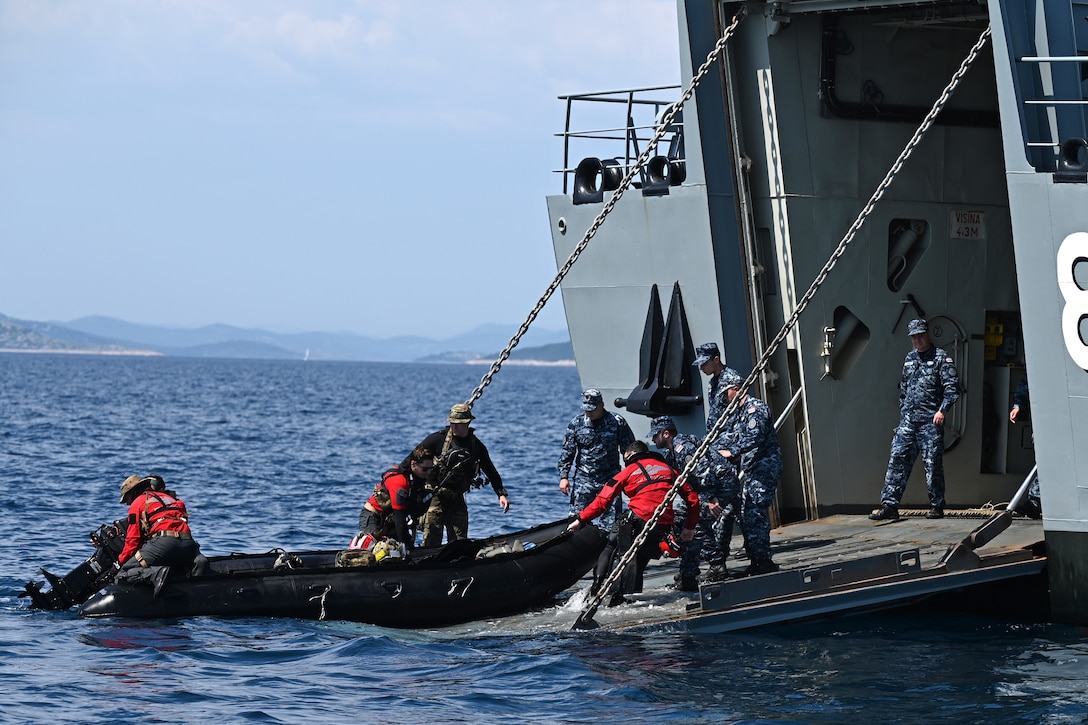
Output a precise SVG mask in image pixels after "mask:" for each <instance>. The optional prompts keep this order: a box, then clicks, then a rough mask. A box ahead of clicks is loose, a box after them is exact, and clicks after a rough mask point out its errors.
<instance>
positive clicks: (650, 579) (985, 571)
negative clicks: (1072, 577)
mask: <svg viewBox="0 0 1088 725" xmlns="http://www.w3.org/2000/svg"><path fill="white" fill-rule="evenodd" d="M917 513H918V515H907V516H904V518H902V519H900V520H899V521H896V522H892V523H883V522H874V521H870V520H869V519H868V518H867V517H866V516H845V515H837V516H830V517H827V518H823V519H819V520H817V521H808V522H803V523H797V524H789V525H787V526H781V527H779V528H776V529H774V530H773V531H772V532H771V549H772V552H773V555H774V560H775V562H776V563H777V564H778V565H779V566H780V567H781V572H779V574H772V575H768V576H766V577H752V578H742V579H737V580H735V581H736V582H739V583H740V584H739V587H737V589H738V590H739V589H740V588H744V589H745V590H747V592H748V593H749V594H750V593H751V592H752V591H757V592H758V590H759V587H760V586H762V585H765V584H770V583H771V581H770V578H771V577H778V580H777V581H778V583H779V584H782V583H783V582H785V583H787V584H788V583H789V581H790V579H791V577H792V579H793V580H794V581H796V580H798V578H799V576H800V575H802V573H804V572H806V571H809V570H812V569H814V568H819V567H824V568H834V567H838V566H839V565H843V564H846V565H849V563H850V562H856V561H857V560H860V559H866V558H869V559H871V558H873V557H880V556H881V555H888V557H892V558H895V557H898V556H901V554H902V552H907V551H914V550H916V551H917V557H916V562H917V565H918V571H916V572H914V573H912V574H908V575H901V576H899V577H885V578H874V579H871V580H868V581H864V582H861V583H859V584H857V585H855V586H852V587H850V588H849V591H847V592H845V593H843V592H839V593H834V592H832V593H828V592H821V593H818V594H816V595H812V594H811V593H809V594H808V595H801V594H799V595H795V596H776V597H772V598H771V600H770V602H769V603H767V602H754V603H750V604H747V605H744V606H736V607H730V608H728V609H725V610H710V611H703V610H702V608H701V607H700V601H701V598H705V597H707V596H708V594H717V593H720V590H716V591H714V592H708V589H709V588H708V587H707V586H704V587H703V591H702V592H691V593H685V592H678V591H676V590H673V589H671V588H669V585H671V584H672V583H673V575H674V574H676V573H677V571H678V568H677V561H676V560H675V559H661V560H658V561H653V562H650V565H649V566H648V567H647V569H646V576H645V583H644V590H643V593H642V594H637V595H631V596H629V601H628V603H626V604H622V605H619V606H616V607H604V606H602V607H600V608H599V609H598V610H597V613H596V614H595V616H594V618H593V622H594V623H595V624H596V625H598V626H599V628H600V629H602V630H606V631H628V630H633V631H638V630H650V631H664V630H689V631H705V632H720V631H732V630H738V629H745V628H750V627H756V626H762V625H765V624H770V623H774V622H782V621H795V620H801V619H806V618H811V617H820V616H834V615H835V614H837V613H841V612H846V611H850V610H854V609H862V608H872V607H881V606H895V605H896V604H897V603H900V602H901V603H906V602H909V601H910V600H912V599H918V598H921V597H923V596H926V595H928V594H932V593H937V592H941V591H947V590H953V589H958V588H962V587H964V586H968V585H971V584H975V583H979V582H980V581H990V580H999V579H1008V578H1013V577H1018V576H1025V575H1028V574H1032V573H1036V572H1038V571H1040V570H1041V569H1042V566H1043V564H1045V558H1039V557H1035V556H1032V555H1031V554H1030V553H1029V551H1028V550H1030V549H1031V548H1032V547H1033V546H1035V545H1036V544H1038V543H1040V542H1042V540H1043V526H1042V522H1041V521H1033V520H1031V519H1026V518H1021V517H1014V518H1013V519H1012V522H1011V523H1010V525H1009V527H1008V528H1007V529H1006V530H1004V531H1003V532H1002V533H1001V534H1000V535H998V536H997V537H996V538H995V539H993V540H992V541H990V542H989V543H988V544H985V545H983V546H981V547H979V548H978V549H976V550H975V553H977V554H978V556H979V558H980V559H981V566H980V567H979V568H977V569H974V570H973V571H966V572H959V573H951V574H950V573H949V572H947V571H946V570H945V568H944V567H941V566H940V562H941V559H942V557H944V556H945V554H946V553H947V552H948V550H949V548H950V547H952V546H954V545H955V544H958V543H959V542H962V541H963V540H964V538H965V537H967V536H968V535H969V534H970V533H971V532H972V531H974V530H975V529H977V528H978V527H979V526H981V525H982V524H984V523H985V522H986V520H987V517H986V515H985V514H984V512H981V511H978V512H972V515H957V514H952V515H949V516H946V517H945V518H943V519H936V520H930V519H926V518H924V516H922V515H921V514H923V513H924V512H921V511H920V512H917ZM742 544H743V542H742V539H741V538H740V536H739V535H738V536H734V538H733V541H732V547H731V550H732V552H733V554H732V555H731V556H730V559H729V569H730V571H738V572H739V571H741V570H743V569H744V568H745V567H747V565H748V561H747V559H746V558H744V557H743V545H742ZM1006 560H1011V561H1012V563H1007V561H1006ZM704 569H705V567H704ZM783 572H787V574H785V576H783V574H782V573H783ZM980 577H981V579H980ZM760 580H763V581H760ZM590 581H591V578H590V577H588V576H587V577H586V578H584V579H583V580H582V581H580V582H579V583H578V584H577V585H575V586H574V587H572V588H571V589H570V590H568V591H567V592H565V593H564V595H563V596H561V597H560V600H561V606H559V607H555V606H552V607H548V608H546V609H543V610H539V611H535V612H529V613H526V614H523V615H517V616H515V617H506V618H502V619H499V620H491V621H488V622H473V623H467V624H464V625H459V626H456V627H452V628H446V629H444V630H443V631H442V632H443V634H444V635H446V636H464V635H479V634H485V633H490V634H518V633H524V632H527V631H529V632H539V631H568V630H570V629H571V626H572V625H573V624H574V622H575V620H576V619H577V618H578V616H579V614H580V613H581V612H582V609H583V605H584V603H585V600H586V598H587V594H588V587H589V583H590ZM712 586H713V585H712ZM717 586H718V587H721V586H725V587H732V586H733V584H732V581H731V582H727V583H726V584H724V585H717ZM772 589H773V587H772ZM779 594H780V592H779Z"/></svg>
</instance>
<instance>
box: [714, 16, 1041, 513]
mask: <svg viewBox="0 0 1088 725" xmlns="http://www.w3.org/2000/svg"><path fill="white" fill-rule="evenodd" d="M795 5H803V3H796V4H795ZM725 9H726V10H729V9H730V8H729V6H726V7H725ZM985 23H986V17H985V12H984V11H983V10H982V9H980V8H979V7H978V6H973V7H968V8H966V9H965V12H964V13H963V14H956V13H950V14H949V15H948V16H947V17H945V18H943V19H939V20H937V19H930V20H929V21H927V22H921V21H920V15H919V14H918V11H917V10H915V9H913V8H892V9H874V8H870V9H869V10H868V12H864V13H852V12H843V13H834V14H828V13H821V14H817V13H811V14H806V13H798V14H795V15H792V16H790V17H789V18H788V22H780V21H779V20H776V19H772V18H771V17H768V16H766V15H762V14H754V15H753V17H750V18H749V19H748V20H747V21H745V23H744V24H743V25H742V28H741V33H740V35H739V37H738V39H737V42H736V43H735V44H734V45H733V47H732V48H731V53H730V56H729V66H730V67H729V71H728V74H727V78H728V82H729V83H730V85H731V87H732V88H733V89H735V90H734V93H735V96H736V103H735V107H736V108H737V109H738V114H737V117H736V119H735V120H736V127H737V132H736V136H737V138H738V139H739V143H740V144H741V153H742V154H743V155H744V156H746V157H748V158H750V159H751V160H752V166H751V171H750V173H749V174H748V175H747V179H748V183H749V186H750V189H751V198H752V211H753V217H754V227H755V229H754V230H753V233H754V237H755V240H756V245H757V249H759V250H760V251H761V253H762V255H763V259H764V260H765V262H764V263H765V264H766V265H767V266H768V268H769V271H768V274H767V278H768V284H765V285H764V290H765V292H764V293H763V296H762V299H761V300H759V301H758V302H760V303H762V304H763V305H764V307H765V308H766V314H767V316H768V321H769V323H770V324H771V326H772V327H775V328H776V327H777V326H778V325H779V324H780V323H781V322H782V320H783V319H784V316H785V315H786V314H788V313H789V311H790V310H792V309H793V307H794V305H795V304H796V302H797V300H798V298H799V297H800V295H801V294H803V292H804V291H805V290H806V289H807V288H808V285H809V284H810V283H811V281H812V280H813V279H814V278H815V277H816V275H817V274H818V272H819V271H820V269H821V268H822V267H823V265H824V264H825V263H826V261H827V259H828V257H829V256H830V255H831V253H832V251H833V250H834V249H835V247H836V245H837V244H838V243H839V241H840V240H841V239H842V238H843V236H844V235H845V233H846V231H847V229H849V228H850V225H851V223H852V222H853V221H854V219H855V218H856V217H857V215H858V214H859V212H860V211H861V210H862V209H863V207H864V206H865V203H866V201H867V200H868V199H869V197H870V196H871V195H872V194H873V192H874V191H875V190H876V188H877V186H878V184H879V183H880V182H881V180H882V179H883V178H884V175H885V174H886V173H887V172H888V170H889V168H890V167H891V166H892V164H893V162H894V161H895V159H896V158H897V156H898V155H899V153H900V152H901V151H902V149H903V147H904V146H905V145H906V143H907V142H908V141H909V140H910V138H911V136H912V134H913V133H914V131H915V129H916V127H917V125H918V123H919V122H920V121H921V118H922V116H923V115H924V113H925V112H926V111H928V110H929V107H930V106H931V105H932V104H933V102H934V101H935V100H936V99H937V97H938V96H939V94H940V92H941V90H942V88H943V87H944V86H945V85H946V84H947V83H948V81H949V80H950V79H951V77H952V74H953V73H954V72H955V70H956V68H957V67H958V65H959V63H960V62H961V61H962V59H963V58H964V57H965V55H966V54H967V52H968V50H969V49H970V48H971V46H972V45H973V44H974V43H975V41H976V40H977V39H978V36H979V34H980V32H981V31H982V29H983V28H984V27H985ZM994 87H995V81H994V72H993V62H992V59H991V54H990V52H989V51H988V50H986V51H984V52H983V54H982V55H981V56H980V57H979V59H978V60H977V61H976V62H975V64H974V65H973V67H972V68H971V69H970V70H969V71H968V74H967V76H966V77H965V79H964V81H963V82H962V84H961V85H960V86H959V88H958V89H957V90H956V92H955V94H954V96H953V98H952V100H951V102H950V103H949V104H948V106H947V108H948V109H949V111H950V113H948V114H947V115H951V114H953V113H955V114H958V116H957V117H955V118H954V119H953V121H954V122H953V123H938V124H936V125H934V126H933V127H932V128H931V129H930V131H929V132H928V134H927V135H926V136H925V138H924V139H923V140H922V142H921V144H920V145H918V146H917V148H916V150H915V151H914V153H913V154H912V156H911V157H910V158H909V159H908V160H907V161H906V163H905V164H904V165H903V167H902V169H901V170H900V171H899V172H898V174H897V175H896V178H895V180H894V181H893V182H892V184H891V186H890V187H889V188H888V190H887V192H886V194H885V195H884V197H883V199H882V200H881V201H880V202H879V203H878V204H877V205H876V206H875V208H874V211H873V213H872V215H871V216H870V217H869V218H868V220H867V221H866V223H865V225H864V226H863V227H862V228H861V230H860V231H859V233H858V234H857V236H856V237H855V239H854V240H853V242H852V243H851V246H850V248H849V249H848V250H847V252H846V254H845V255H844V256H843V257H842V258H841V260H840V261H839V262H838V263H837V265H836V266H835V267H834V269H833V270H832V271H831V273H830V275H829V276H828V277H827V280H826V281H825V283H824V284H823V285H822V287H821V288H820V291H819V292H818V293H817V295H816V297H815V298H814V299H813V301H812V304H811V305H810V306H809V308H808V309H807V310H806V312H805V314H804V315H803V316H802V317H801V319H800V322H799V325H798V328H797V332H796V335H794V336H793V337H792V338H791V339H790V341H789V345H788V346H789V347H790V351H789V353H788V354H789V356H790V378H789V384H788V386H786V385H783V384H782V382H783V381H780V384H779V390H780V391H781V392H774V391H772V393H771V397H772V399H773V400H775V402H777V403H779V405H781V404H783V403H784V402H785V400H788V398H789V394H790V393H791V391H792V390H795V389H796V388H797V387H798V386H800V385H804V387H805V397H804V402H805V407H804V413H805V415H804V418H801V417H800V416H797V417H795V419H794V421H795V422H800V424H801V426H800V427H799V426H796V425H794V426H787V427H784V428H783V429H782V431H781V432H780V439H781V440H782V443H783V446H784V448H794V449H799V450H801V451H804V452H805V455H807V456H808V457H810V460H811V469H810V470H805V467H804V466H801V467H800V468H799V470H798V471H797V474H796V475H798V477H799V479H798V480H796V481H786V480H784V481H783V486H782V489H781V490H782V493H781V494H780V497H779V506H780V507H781V508H782V509H783V510H786V511H789V510H799V509H801V508H802V507H803V506H805V502H806V501H812V500H815V502H816V504H817V507H818V511H819V512H820V513H830V512H855V513H856V512H858V511H860V510H863V509H864V508H867V507H871V506H872V505H875V504H876V503H878V501H879V494H880V488H881V485H882V483H883V479H884V473H885V468H886V465H887V460H888V453H889V444H890V441H891V437H892V431H893V429H894V427H895V425H896V423H897V421H898V397H897V396H898V390H897V385H898V382H899V376H900V370H901V366H902V362H903V358H904V356H905V355H906V353H907V352H908V351H909V350H910V340H909V337H908V336H907V334H906V325H907V322H908V321H909V320H910V319H911V318H913V317H919V316H924V317H926V318H928V319H929V320H930V322H931V325H932V327H933V336H934V338H935V342H936V344H938V345H939V346H941V347H942V348H944V349H946V350H947V352H948V353H949V354H951V355H952V356H953V358H954V359H955V360H956V363H957V367H958V369H959V372H960V377H961V385H962V388H963V391H962V394H961V398H960V401H959V403H957V405H956V407H955V408H954V409H953V412H952V415H951V416H950V418H949V423H948V424H947V425H946V445H947V446H948V450H947V453H946V455H945V459H944V462H945V474H946V478H947V481H948V490H947V499H948V504H949V505H950V506H952V507H977V506H982V505H985V504H987V503H994V504H998V503H1003V502H1007V501H1008V500H1009V499H1010V497H1011V496H1012V494H1013V492H1014V491H1015V490H1016V487H1017V485H1018V484H1019V483H1020V481H1021V480H1022V479H1023V477H1024V474H1026V473H1027V472H1028V471H1029V470H1030V468H1031V465H1032V456H1031V453H1030V450H1029V449H1030V441H1026V442H1025V441H1022V440H1021V439H1020V438H1016V440H1015V441H1014V445H1011V446H1010V442H1009V436H1010V432H1009V430H1008V428H1009V424H1008V421H1007V417H1006V416H1007V412H1008V405H1009V395H1010V394H1011V391H1012V388H1014V387H1015V380H1016V378H1017V376H1018V375H1019V374H1021V372H1020V371H1021V369H1022V367H1023V345H1022V340H1021V336H1020V331H1019V315H1018V313H1017V310H1018V306H1019V305H1018V300H1017V288H1016V275H1015V268H1014V265H1013V252H1012V240H1011V229H1010V222H1009V210H1008V198H1007V195H1006V191H1005V184H1004V178H1003V173H1002V172H1003V159H1002V155H1001V136H1000V131H999V129H998V128H997V125H996V118H997V106H996V98H995V91H994ZM886 109H887V110H886ZM703 133H704V135H705V134H706V129H705V128H704V129H703ZM828 328H830V329H828ZM995 329H1000V330H1001V331H1002V332H1001V334H1000V339H998V338H997V335H996V333H993V332H992V331H993V330H995ZM988 332H989V334H990V338H991V339H987V334H988ZM825 343H829V344H826V345H825ZM1017 432H1018V431H1014V432H1013V433H1012V434H1013V435H1015V433H1017ZM1025 443H1026V445H1025ZM795 460H799V458H795ZM801 480H804V481H805V484H804V486H802V485H801ZM806 488H807V495H806V491H805V489H806ZM903 505H904V506H905V507H918V508H927V507H928V498H927V495H926V488H925V482H924V475H923V470H922V466H921V465H920V463H919V464H918V465H916V466H915V470H914V473H913V475H912V477H911V481H910V484H909V485H908V487H907V491H906V495H905V498H904V500H903ZM809 513H811V510H810V511H809Z"/></svg>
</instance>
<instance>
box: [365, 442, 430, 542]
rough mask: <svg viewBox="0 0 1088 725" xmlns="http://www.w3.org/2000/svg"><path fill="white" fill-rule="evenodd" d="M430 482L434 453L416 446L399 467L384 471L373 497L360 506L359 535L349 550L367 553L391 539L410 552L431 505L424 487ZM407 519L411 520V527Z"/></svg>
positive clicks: (421, 446) (428, 494)
mask: <svg viewBox="0 0 1088 725" xmlns="http://www.w3.org/2000/svg"><path fill="white" fill-rule="evenodd" d="M433 478H434V453H433V452H432V451H431V449H430V448H427V447H425V446H423V445H422V444H421V445H418V446H416V447H415V449H414V450H413V451H412V452H411V454H409V456H408V458H406V459H405V460H404V462H403V463H401V464H400V466H398V467H396V468H394V469H392V470H389V471H386V473H385V475H383V476H382V480H381V481H380V482H379V483H378V485H377V486H375V487H374V493H373V495H372V496H371V497H370V498H369V499H367V502H366V503H365V504H363V509H362V511H360V512H359V533H358V535H357V536H356V537H355V539H354V540H353V542H352V548H365V549H369V548H370V547H371V546H373V544H375V543H377V542H378V541H380V540H381V539H384V538H394V539H396V540H397V541H399V542H400V543H402V544H404V545H405V547H406V548H408V549H411V548H413V546H414V545H415V540H416V532H415V527H416V526H418V524H419V519H420V517H421V516H422V515H423V512H425V511H426V510H427V506H428V505H429V504H430V493H429V492H428V491H427V483H428V482H429V481H431V480H432V479H433ZM409 517H411V518H412V523H411V525H409V521H408V518H409ZM368 537H369V538H368ZM362 542H365V543H362Z"/></svg>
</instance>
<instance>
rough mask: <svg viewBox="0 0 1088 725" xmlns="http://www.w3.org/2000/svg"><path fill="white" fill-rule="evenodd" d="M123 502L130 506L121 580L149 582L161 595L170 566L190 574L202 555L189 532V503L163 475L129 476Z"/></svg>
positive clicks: (120, 560) (123, 489) (119, 558)
mask: <svg viewBox="0 0 1088 725" xmlns="http://www.w3.org/2000/svg"><path fill="white" fill-rule="evenodd" d="M121 503H123V504H128V528H127V529H126V531H125V548H124V549H122V550H121V554H120V555H119V556H118V557H117V563H118V565H120V567H121V570H120V571H119V572H118V574H117V581H119V582H122V581H127V582H137V581H142V582H147V583H149V584H151V585H152V586H153V587H154V591H153V594H154V596H156V597H157V596H158V595H159V591H160V590H161V589H162V586H163V584H164V583H165V581H166V577H167V576H168V575H169V573H170V567H178V568H180V569H183V570H185V571H186V572H188V571H189V570H190V569H192V567H193V565H194V563H196V561H197V557H198V556H200V545H199V544H197V542H196V541H195V540H194V539H193V533H192V531H191V530H190V529H189V513H188V511H187V510H186V509H185V503H184V502H183V501H182V500H181V499H179V498H178V497H177V494H176V493H174V492H173V491H168V490H166V482H165V481H163V479H162V476H158V475H154V474H152V475H150V476H129V477H128V478H126V479H125V480H124V482H123V483H122V484H121Z"/></svg>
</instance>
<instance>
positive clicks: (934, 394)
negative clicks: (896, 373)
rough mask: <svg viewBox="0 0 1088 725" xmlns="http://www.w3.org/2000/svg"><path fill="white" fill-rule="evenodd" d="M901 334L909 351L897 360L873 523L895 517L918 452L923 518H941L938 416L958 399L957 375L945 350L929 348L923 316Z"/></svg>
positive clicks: (941, 439)
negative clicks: (895, 422) (894, 412)
mask: <svg viewBox="0 0 1088 725" xmlns="http://www.w3.org/2000/svg"><path fill="white" fill-rule="evenodd" d="M907 334H909V335H910V339H911V344H912V345H913V346H914V349H913V350H911V351H910V352H909V353H907V357H906V359H905V360H904V361H903V373H902V377H901V378H900V381H899V426H898V427H897V428H896V429H895V436H894V437H893V438H892V450H891V456H890V458H889V460H888V473H887V475H886V476H885V477H884V490H883V491H881V493H880V506H879V508H876V509H874V510H873V512H872V513H871V514H869V518H870V519H872V520H874V521H897V520H899V502H900V501H902V500H903V491H904V489H905V488H906V487H907V479H908V478H910V472H911V469H912V468H914V461H915V459H916V458H917V457H918V452H919V451H921V453H922V462H923V463H924V465H925V469H926V488H927V489H928V491H929V507H930V508H929V513H927V514H926V518H930V519H939V518H942V517H943V516H944V503H945V501H944V419H945V413H946V412H947V411H948V409H949V408H951V407H952V405H953V404H954V403H955V402H956V400H957V399H958V398H959V397H960V378H959V374H958V373H957V372H956V365H955V364H954V363H953V362H952V358H951V357H949V356H948V353H946V352H945V351H944V350H942V349H941V348H939V347H934V346H933V341H932V340H930V337H929V325H928V324H927V323H926V321H925V320H911V322H910V325H908V327H907Z"/></svg>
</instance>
